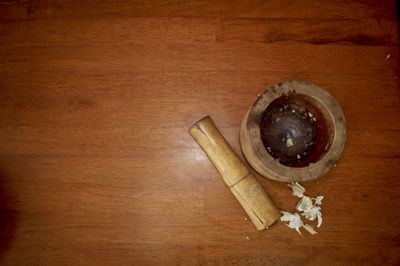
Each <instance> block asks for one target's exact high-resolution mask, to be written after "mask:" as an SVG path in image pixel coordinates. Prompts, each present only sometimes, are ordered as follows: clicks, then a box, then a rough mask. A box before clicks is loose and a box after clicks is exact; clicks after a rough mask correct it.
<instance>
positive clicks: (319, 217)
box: [317, 215, 322, 228]
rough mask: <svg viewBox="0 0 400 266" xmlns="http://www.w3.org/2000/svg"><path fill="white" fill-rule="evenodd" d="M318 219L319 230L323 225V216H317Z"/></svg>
mask: <svg viewBox="0 0 400 266" xmlns="http://www.w3.org/2000/svg"><path fill="white" fill-rule="evenodd" d="M317 219H318V225H317V227H318V228H319V227H320V226H321V224H322V215H317Z"/></svg>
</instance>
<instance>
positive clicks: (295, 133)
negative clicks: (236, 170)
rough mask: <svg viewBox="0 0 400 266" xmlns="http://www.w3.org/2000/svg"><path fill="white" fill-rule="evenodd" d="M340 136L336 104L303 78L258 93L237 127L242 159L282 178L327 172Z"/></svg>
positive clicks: (341, 120) (338, 151)
mask: <svg viewBox="0 0 400 266" xmlns="http://www.w3.org/2000/svg"><path fill="white" fill-rule="evenodd" d="M346 137H347V126H346V119H345V117H344V114H343V111H342V109H341V108H340V106H339V104H338V103H337V102H336V101H335V99H334V98H333V97H332V96H331V95H330V94H329V93H328V92H326V91H325V90H323V89H321V88H320V87H318V86H316V85H314V84H311V83H308V82H304V81H286V82H282V83H278V84H276V85H274V86H272V87H271V88H269V89H268V90H266V91H265V92H264V93H263V94H261V95H259V96H258V97H257V100H256V101H255V103H254V104H253V106H252V107H251V108H250V110H249V111H248V112H247V114H246V115H245V117H244V119H243V122H242V125H241V128H240V145H241V149H242V152H243V154H244V157H245V158H246V160H247V162H248V163H249V164H250V165H251V166H252V167H253V168H254V170H256V171H257V172H258V173H259V174H261V175H262V176H264V177H267V178H270V179H274V180H278V181H283V182H293V181H308V180H312V179H315V178H317V177H320V176H322V175H323V174H325V173H326V172H328V171H329V169H331V168H332V167H333V166H335V165H336V163H337V161H338V160H339V159H340V157H341V155H342V153H343V150H344V146H345V143H346Z"/></svg>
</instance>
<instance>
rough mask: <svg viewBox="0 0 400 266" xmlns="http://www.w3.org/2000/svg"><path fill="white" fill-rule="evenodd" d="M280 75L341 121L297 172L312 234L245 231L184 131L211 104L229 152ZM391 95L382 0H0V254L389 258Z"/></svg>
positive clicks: (108, 258)
mask: <svg viewBox="0 0 400 266" xmlns="http://www.w3.org/2000/svg"><path fill="white" fill-rule="evenodd" d="M290 79H297V80H305V81H309V82H312V83H315V84H317V85H319V86H320V87H322V88H324V89H326V90H327V91H328V92H329V93H331V94H332V95H333V96H334V97H335V98H336V100H337V101H338V102H339V104H340V105H341V107H342V109H343V111H344V114H345V116H346V119H347V124H348V138H347V146H346V148H345V150H344V153H343V157H342V159H341V161H340V162H339V163H338V165H337V167H335V168H333V169H332V170H331V171H330V172H329V173H328V174H326V175H325V176H323V177H321V178H319V179H317V180H314V181H310V182H306V183H304V184H303V185H304V186H305V187H306V189H307V192H306V193H308V195H310V196H317V195H323V196H324V197H325V199H324V201H323V205H322V213H323V217H324V222H323V225H322V227H321V228H320V229H319V230H318V234H317V235H315V236H311V235H309V234H308V233H307V232H304V234H303V237H301V236H300V235H298V234H297V233H296V232H295V231H294V230H291V229H289V228H288V227H287V226H286V225H284V224H283V223H279V224H276V225H274V226H272V227H271V228H270V229H269V230H267V231H262V232H258V231H257V230H256V229H255V228H254V226H253V224H252V223H251V221H250V220H249V219H247V220H246V215H245V212H244V210H243V209H242V208H241V207H240V205H239V203H238V202H237V201H236V200H235V199H234V196H233V195H232V194H231V193H230V191H229V189H228V188H227V187H226V185H225V184H224V183H223V181H222V180H221V178H220V177H219V176H218V173H217V171H216V170H215V168H214V167H213V166H212V164H211V162H210V161H209V160H208V159H207V157H206V155H205V154H204V153H203V151H202V150H201V148H200V147H199V146H198V145H197V143H196V142H195V141H194V140H193V139H192V137H191V136H190V135H189V134H188V133H187V130H188V128H189V127H190V125H192V124H193V123H194V122H195V121H197V120H198V119H200V118H201V117H203V116H204V115H207V114H209V115H211V116H212V117H213V119H214V121H215V123H216V124H217V125H218V127H219V129H220V130H221V132H222V134H223V135H224V136H225V137H226V139H227V140H228V142H229V143H230V144H231V145H232V146H233V149H234V150H235V152H236V153H237V154H240V148H239V141H238V136H239V128H240V124H241V121H242V118H243V116H244V115H245V113H246V111H247V110H248V109H249V107H250V105H251V104H252V103H253V101H254V99H255V98H256V97H257V95H258V94H259V93H261V92H263V91H264V90H265V89H266V88H268V87H270V86H271V85H273V84H275V83H276V82H279V81H284V80H290ZM399 103H400V98H399V34H398V21H397V15H396V5H395V1H392V0H383V1H373V0H358V1H347V0H338V1H330V0H321V1H282V0H271V1H265V2H264V1H257V0H252V1H235V0H234V1H232V0H231V1H220V0H217V1H209V0H198V1H194V0H185V1H179V0H178V1H163V0H155V1H140V0H134V1H126V0H105V1H94V0H82V1H81V0H79V1H78V0H68V1H39V0H33V1H18V0H15V1H13V0H11V1H1V2H0V211H1V212H0V214H1V217H0V230H1V241H0V263H1V264H3V265H232V264H233V265H321V264H328V265H343V264H346V265H349V264H352V265H361V264H362V265H365V264H375V265H395V264H397V265H398V264H400V229H399V219H400V210H399V205H400V197H399V190H400V183H399V177H400V152H399V147H400V105H399ZM257 178H258V180H259V181H260V182H261V184H262V186H263V187H264V188H265V189H266V191H267V192H268V194H269V195H270V196H271V198H272V199H273V201H274V202H275V203H276V205H277V207H279V208H280V209H284V210H289V211H294V209H295V205H296V202H297V199H296V198H294V197H293V196H291V192H290V190H289V188H288V187H287V186H286V184H284V183H278V182H274V181H270V180H266V179H264V178H261V177H260V176H257Z"/></svg>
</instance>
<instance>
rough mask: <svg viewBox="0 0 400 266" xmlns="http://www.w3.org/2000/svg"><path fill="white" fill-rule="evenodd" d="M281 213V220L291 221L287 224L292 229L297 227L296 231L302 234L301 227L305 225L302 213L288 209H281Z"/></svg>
mask: <svg viewBox="0 0 400 266" xmlns="http://www.w3.org/2000/svg"><path fill="white" fill-rule="evenodd" d="M281 213H282V214H283V216H282V217H281V221H282V222H289V223H288V224H286V225H287V226H288V227H290V228H292V229H296V231H297V232H298V233H299V234H300V235H301V232H300V227H302V226H304V224H303V221H302V220H301V218H300V215H299V214H298V213H290V212H286V211H281Z"/></svg>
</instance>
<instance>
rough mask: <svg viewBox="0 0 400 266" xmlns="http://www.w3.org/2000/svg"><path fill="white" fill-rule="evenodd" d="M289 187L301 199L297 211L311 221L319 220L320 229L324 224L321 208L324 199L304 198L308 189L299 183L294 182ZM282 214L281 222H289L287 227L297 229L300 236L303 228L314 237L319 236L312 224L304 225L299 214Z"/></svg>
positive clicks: (318, 197)
mask: <svg viewBox="0 0 400 266" xmlns="http://www.w3.org/2000/svg"><path fill="white" fill-rule="evenodd" d="M288 186H289V187H290V188H291V189H292V191H293V193H292V194H293V196H296V197H299V198H301V199H300V201H299V202H298V203H297V206H296V210H297V211H299V212H301V215H302V216H304V217H305V218H306V219H308V220H310V221H314V220H315V219H317V221H318V224H317V227H318V228H319V227H320V226H321V224H322V213H321V207H320V206H321V205H322V200H323V199H324V197H323V196H317V197H316V198H310V197H307V196H304V192H305V191H306V189H305V188H304V187H303V186H301V185H300V184H299V183H298V182H293V183H291V184H288ZM281 212H282V213H283V216H282V217H281V221H287V222H289V224H287V226H288V227H290V228H293V229H296V231H297V232H298V233H299V234H301V232H300V227H303V228H304V229H306V230H307V231H308V232H309V233H310V234H312V235H315V234H317V232H316V231H315V230H314V228H313V227H312V226H311V225H310V224H304V223H303V221H302V220H301V218H300V215H299V214H298V213H290V212H285V211H281Z"/></svg>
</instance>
